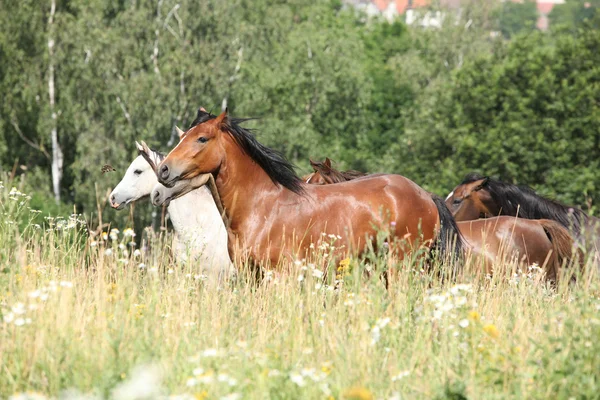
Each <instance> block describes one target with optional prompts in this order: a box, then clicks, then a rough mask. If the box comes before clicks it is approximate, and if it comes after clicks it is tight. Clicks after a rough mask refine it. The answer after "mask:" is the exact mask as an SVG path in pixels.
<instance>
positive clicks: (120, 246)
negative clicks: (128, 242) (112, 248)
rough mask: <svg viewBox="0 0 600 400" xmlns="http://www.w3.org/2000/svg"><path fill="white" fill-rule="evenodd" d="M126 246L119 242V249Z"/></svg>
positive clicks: (123, 248)
mask: <svg viewBox="0 0 600 400" xmlns="http://www.w3.org/2000/svg"><path fill="white" fill-rule="evenodd" d="M126 248H127V246H125V245H124V244H123V243H119V250H125V249H126Z"/></svg>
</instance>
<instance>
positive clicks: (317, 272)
mask: <svg viewBox="0 0 600 400" xmlns="http://www.w3.org/2000/svg"><path fill="white" fill-rule="evenodd" d="M323 275H324V274H323V271H321V270H318V269H315V270H313V272H312V276H314V277H315V278H317V279H321V278H323Z"/></svg>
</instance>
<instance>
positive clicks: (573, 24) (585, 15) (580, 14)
mask: <svg viewBox="0 0 600 400" xmlns="http://www.w3.org/2000/svg"><path fill="white" fill-rule="evenodd" d="M598 7H600V1H599V0H566V1H565V3H564V4H557V5H556V6H554V7H553V8H552V11H551V12H550V15H549V18H550V22H551V23H552V24H553V25H555V26H566V27H568V28H569V29H571V30H572V31H576V30H577V29H578V27H579V26H580V25H581V23H582V22H584V21H586V20H588V21H591V20H593V19H594V17H595V16H596V15H598ZM598 27H599V25H598V23H596V25H595V28H598Z"/></svg>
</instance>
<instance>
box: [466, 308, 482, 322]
mask: <svg viewBox="0 0 600 400" xmlns="http://www.w3.org/2000/svg"><path fill="white" fill-rule="evenodd" d="M469 319H470V320H471V321H479V320H480V319H481V315H479V313H478V312H477V311H475V310H472V311H469Z"/></svg>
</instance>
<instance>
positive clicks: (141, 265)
mask: <svg viewBox="0 0 600 400" xmlns="http://www.w3.org/2000/svg"><path fill="white" fill-rule="evenodd" d="M138 268H139V269H144V268H146V264H144V263H139V264H138Z"/></svg>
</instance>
